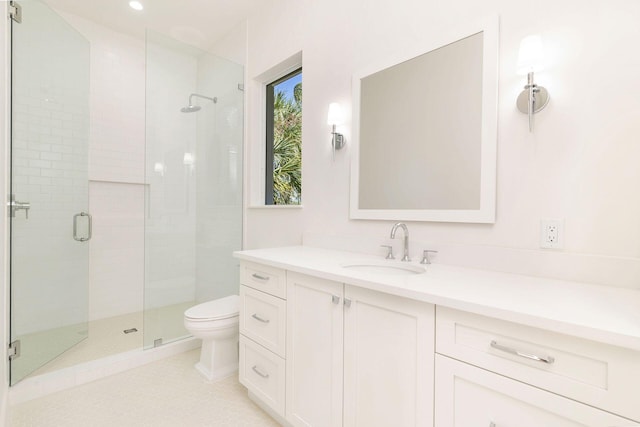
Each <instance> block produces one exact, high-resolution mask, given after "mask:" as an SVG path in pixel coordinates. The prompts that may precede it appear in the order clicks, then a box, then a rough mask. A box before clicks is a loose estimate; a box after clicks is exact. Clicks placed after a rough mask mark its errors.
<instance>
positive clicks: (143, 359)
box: [9, 337, 201, 405]
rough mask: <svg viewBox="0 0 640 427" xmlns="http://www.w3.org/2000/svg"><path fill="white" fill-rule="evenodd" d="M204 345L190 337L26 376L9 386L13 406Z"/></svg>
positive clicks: (10, 401) (10, 402)
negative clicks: (33, 375) (29, 376)
mask: <svg viewBox="0 0 640 427" xmlns="http://www.w3.org/2000/svg"><path fill="white" fill-rule="evenodd" d="M200 345H201V341H200V340H199V339H197V338H194V337H190V338H185V339H183V340H180V341H176V342H172V343H169V344H165V345H162V346H160V347H155V348H150V349H148V350H143V349H142V348H140V349H136V350H131V351H127V352H124V353H119V354H114V355H112V356H107V357H103V358H101V359H97V360H92V361H90V362H85V363H80V364H78V365H75V366H70V367H68V368H63V369H60V370H57V371H54V372H48V373H46V374H42V375H38V376H35V377H31V378H26V379H24V380H22V381H21V382H19V383H18V384H16V385H14V386H12V387H10V388H9V405H17V404H19V403H24V402H28V401H29V400H33V399H37V398H40V397H44V396H47V395H49V394H52V393H56V392H58V391H62V390H67V389H70V388H73V387H76V386H79V385H82V384H87V383H90V382H92V381H95V380H99V379H101V378H105V377H108V376H110V375H114V374H118V373H120V372H124V371H127V370H129V369H132V368H137V367H139V366H143V365H146V364H147V363H151V362H155V361H157V360H160V359H164V358H167V357H171V356H174V355H176V354H180V353H184V352H186V351H189V350H194V349H196V348H198V347H200Z"/></svg>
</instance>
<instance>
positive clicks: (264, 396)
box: [239, 335, 285, 417]
mask: <svg viewBox="0 0 640 427" xmlns="http://www.w3.org/2000/svg"><path fill="white" fill-rule="evenodd" d="M239 371H240V372H239V378H240V383H242V384H243V385H244V386H245V387H247V389H249V391H250V392H251V393H253V394H255V395H256V396H257V397H258V398H259V399H260V400H261V401H262V402H264V403H265V404H267V405H268V406H269V407H270V408H271V409H273V410H274V411H275V412H276V413H277V414H278V415H280V416H282V417H284V397H285V394H284V390H285V389H284V387H285V377H284V375H285V362H284V359H283V358H281V357H279V356H278V355H276V354H273V353H271V352H270V351H269V350H267V349H265V348H264V347H262V346H261V345H259V344H256V343H255V342H253V341H251V340H250V339H248V338H247V337H244V336H242V335H240V366H239Z"/></svg>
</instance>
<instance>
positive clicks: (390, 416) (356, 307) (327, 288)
mask: <svg viewBox="0 0 640 427" xmlns="http://www.w3.org/2000/svg"><path fill="white" fill-rule="evenodd" d="M433 331H434V308H433V305H431V304H426V303H421V302H418V301H413V300H408V299H405V298H400V297H395V296H391V295H387V294H382V293H379V292H374V291H370V290H366V289H362V288H358V287H355V286H350V285H343V284H342V283H339V282H332V281H328V280H323V279H318V278H315V277H311V276H306V275H302V274H297V273H291V272H288V273H287V355H286V356H287V357H286V359H287V381H286V382H287V391H286V395H287V398H286V402H287V403H286V413H287V421H289V422H290V423H291V424H293V425H294V426H317V427H325V426H326V427H329V426H341V425H344V426H363V427H364V426H366V427H376V426H380V427H383V426H384V427H386V426H425V427H428V426H431V425H432V423H433V421H432V420H433V355H434V351H433V340H434V337H433ZM343 334H344V335H343ZM343 373H344V378H343ZM343 393H344V394H343ZM343 423H344V424H343Z"/></svg>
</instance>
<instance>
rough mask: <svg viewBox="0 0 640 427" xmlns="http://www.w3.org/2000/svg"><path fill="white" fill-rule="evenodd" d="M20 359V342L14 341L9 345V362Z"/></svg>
mask: <svg viewBox="0 0 640 427" xmlns="http://www.w3.org/2000/svg"><path fill="white" fill-rule="evenodd" d="M18 357H20V340H15V341H14V342H12V343H11V344H9V360H14V359H17V358H18Z"/></svg>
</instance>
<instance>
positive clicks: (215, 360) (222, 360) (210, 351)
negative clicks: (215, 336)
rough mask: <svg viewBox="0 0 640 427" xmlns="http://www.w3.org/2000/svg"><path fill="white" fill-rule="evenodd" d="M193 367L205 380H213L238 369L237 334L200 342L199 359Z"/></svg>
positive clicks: (231, 373) (226, 375)
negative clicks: (226, 337) (227, 337)
mask: <svg viewBox="0 0 640 427" xmlns="http://www.w3.org/2000/svg"><path fill="white" fill-rule="evenodd" d="M195 368H196V370H197V371H198V372H200V373H201V374H202V375H203V376H204V377H205V378H206V379H207V380H209V381H215V380H219V379H221V378H225V377H228V376H230V375H233V374H234V373H235V372H237V371H238V335H235V336H234V337H232V338H229V339H226V340H208V341H206V342H205V341H203V342H202V349H201V350H200V361H199V362H198V363H196V364H195Z"/></svg>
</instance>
